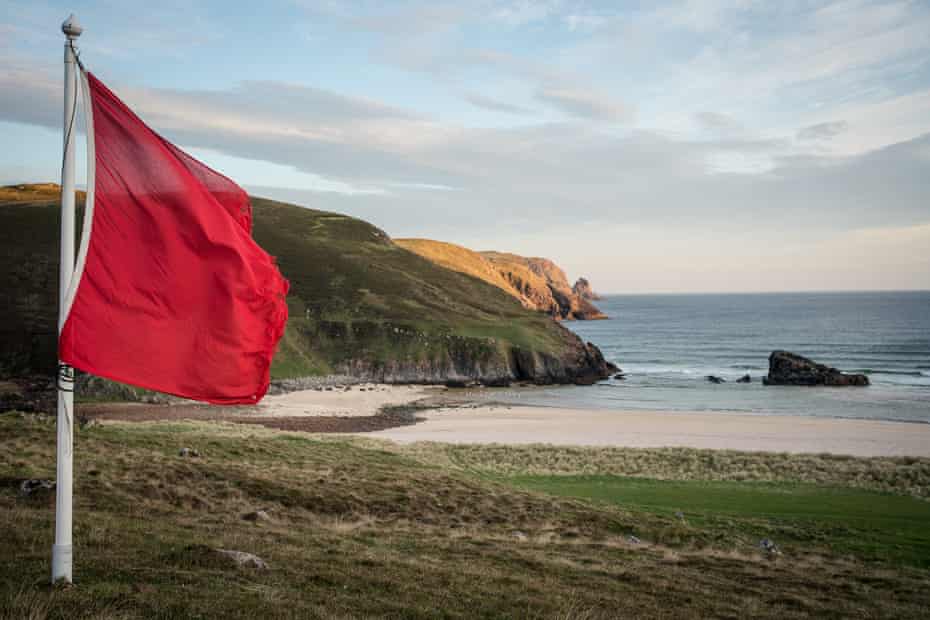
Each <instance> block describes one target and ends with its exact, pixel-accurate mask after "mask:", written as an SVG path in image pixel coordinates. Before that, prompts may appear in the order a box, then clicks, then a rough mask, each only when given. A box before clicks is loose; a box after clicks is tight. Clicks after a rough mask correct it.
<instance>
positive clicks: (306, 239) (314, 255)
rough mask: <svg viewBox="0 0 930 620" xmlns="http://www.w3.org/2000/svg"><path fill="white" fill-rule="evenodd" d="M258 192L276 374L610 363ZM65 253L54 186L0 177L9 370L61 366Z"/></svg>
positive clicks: (448, 371) (473, 374)
mask: <svg viewBox="0 0 930 620" xmlns="http://www.w3.org/2000/svg"><path fill="white" fill-rule="evenodd" d="M252 204H253V210H254V214H253V216H254V217H253V219H254V236H255V238H256V240H257V241H258V242H259V243H260V244H261V245H262V247H264V248H265V249H266V250H267V251H268V252H269V253H271V254H272V255H274V256H276V257H277V259H278V263H279V265H280V267H281V271H282V272H283V273H284V275H285V277H287V278H288V279H289V280H290V282H291V292H290V294H289V296H288V305H289V310H290V316H291V318H290V320H289V322H288V326H287V331H286V333H285V336H284V338H283V339H282V341H281V344H280V346H279V348H278V353H277V355H276V356H275V362H274V365H273V367H272V377H273V378H275V379H284V378H293V377H301V376H309V375H326V374H347V375H352V376H355V377H358V378H361V379H366V380H367V379H370V380H376V381H385V382H423V383H442V382H447V381H455V382H459V381H472V380H478V381H482V382H485V383H489V384H505V383H507V382H509V381H512V380H527V381H533V382H537V383H567V382H590V381H593V380H596V379H597V378H600V377H604V376H606V374H607V373H608V372H609V370H610V366H609V365H608V364H607V363H606V362H604V360H603V358H602V357H601V354H600V351H598V350H597V349H596V347H593V346H591V345H586V344H585V343H583V342H581V340H579V339H578V338H577V336H575V335H574V334H573V333H571V332H570V331H568V330H567V329H565V328H563V327H561V326H560V325H558V324H557V323H555V322H554V321H552V320H550V319H549V318H548V317H546V316H543V315H540V314H538V313H535V312H531V311H528V310H526V309H524V308H522V307H521V306H520V304H519V303H518V302H517V301H515V300H514V299H513V298H512V297H511V296H510V295H508V294H506V293H504V292H503V291H501V290H500V289H499V288H498V287H496V286H492V285H490V284H488V283H487V282H484V281H483V280H481V279H479V278H476V277H472V276H469V275H465V274H462V273H458V272H455V271H451V270H448V269H445V268H443V267H441V266H439V265H436V264H435V263H433V262H431V261H428V260H426V259H424V258H422V257H421V256H418V255H417V254H414V253H413V252H409V251H407V250H405V249H403V248H402V247H399V246H398V245H397V244H395V243H394V242H393V241H392V240H391V239H390V237H388V235H387V234H385V233H384V232H383V231H381V230H379V229H377V228H375V227H374V226H372V225H370V224H368V223H366V222H363V221H361V220H357V219H354V218H351V217H348V216H345V215H340V214H337V213H328V212H325V211H317V210H313V209H307V208H303V207H299V206H295V205H289V204H284V203H279V202H274V201H271V200H265V199H261V198H253V201H252ZM81 211H82V209H81ZM81 215H82V214H81V213H79V214H78V217H79V220H80V217H81ZM57 256H58V188H57V186H55V185H51V184H45V185H41V186H40V185H31V186H16V187H8V188H0V287H2V288H3V290H4V291H5V292H6V294H5V295H4V296H3V299H2V301H0V319H2V320H0V338H2V342H3V343H4V347H3V351H2V354H0V372H2V374H4V375H7V376H9V375H17V374H19V375H22V374H30V373H50V372H52V371H53V369H54V364H55V343H56V338H55V324H56V314H57V292H58V270H57V262H58V261H57Z"/></svg>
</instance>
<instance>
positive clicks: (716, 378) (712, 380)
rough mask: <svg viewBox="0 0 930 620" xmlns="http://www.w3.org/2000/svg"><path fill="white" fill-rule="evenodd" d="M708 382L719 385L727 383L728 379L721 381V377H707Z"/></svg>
mask: <svg viewBox="0 0 930 620" xmlns="http://www.w3.org/2000/svg"><path fill="white" fill-rule="evenodd" d="M707 380H708V381H710V382H711V383H717V384H719V383H726V379H721V378H720V377H717V376H715V375H707Z"/></svg>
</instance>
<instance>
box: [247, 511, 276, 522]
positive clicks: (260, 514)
mask: <svg viewBox="0 0 930 620" xmlns="http://www.w3.org/2000/svg"><path fill="white" fill-rule="evenodd" d="M242 518H243V519H244V520H246V521H254V522H256V523H257V522H259V521H271V517H270V516H269V515H268V513H267V512H265V511H264V510H256V511H254V512H247V513H245V514H244V515H242Z"/></svg>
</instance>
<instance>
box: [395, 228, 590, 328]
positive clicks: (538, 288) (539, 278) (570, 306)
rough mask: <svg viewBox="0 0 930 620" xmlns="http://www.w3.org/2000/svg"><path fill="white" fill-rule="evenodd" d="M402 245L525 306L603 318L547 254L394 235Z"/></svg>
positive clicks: (567, 315)
mask: <svg viewBox="0 0 930 620" xmlns="http://www.w3.org/2000/svg"><path fill="white" fill-rule="evenodd" d="M395 242H396V243H397V244H398V245H400V246H401V247H403V248H406V249H408V250H410V251H411V252H415V253H417V254H419V255H420V256H422V257H424V258H427V259H429V260H431V261H433V262H434V263H436V264H437V265H440V266H442V267H445V268H447V269H452V270H454V271H458V272H460V273H464V274H468V275H470V276H474V277H476V278H480V279H482V280H484V281H485V282H487V283H488V284H491V285H493V286H496V287H497V288H499V289H501V290H502V291H505V292H506V293H508V294H509V295H511V296H513V297H514V298H515V299H517V300H518V301H519V302H520V303H521V304H522V305H523V307H524V308H529V309H531V310H537V311H539V312H544V313H546V314H548V315H550V316H552V317H553V318H556V319H568V320H572V319H582V320H589V319H603V318H606V317H605V316H604V314H603V313H602V312H601V311H600V310H598V309H597V308H596V307H595V306H594V305H593V304H592V303H591V302H590V301H589V300H588V299H586V298H584V297H583V296H581V295H579V294H577V293H576V292H575V291H574V289H573V288H572V287H571V286H570V285H569V284H568V279H567V278H566V277H565V272H564V271H562V269H561V268H560V267H559V266H558V265H556V264H555V263H553V262H552V261H551V260H549V259H546V258H527V257H524V256H518V255H516V254H508V253H504V252H475V251H473V250H469V249H468V248H464V247H462V246H459V245H455V244H453V243H446V242H443V241H433V240H431V239H396V240H395Z"/></svg>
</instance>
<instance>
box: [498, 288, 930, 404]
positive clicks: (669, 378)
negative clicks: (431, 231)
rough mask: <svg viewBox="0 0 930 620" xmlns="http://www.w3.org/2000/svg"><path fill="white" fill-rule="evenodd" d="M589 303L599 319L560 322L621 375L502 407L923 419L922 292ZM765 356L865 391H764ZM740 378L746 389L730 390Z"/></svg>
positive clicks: (926, 303)
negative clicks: (857, 380)
mask: <svg viewBox="0 0 930 620" xmlns="http://www.w3.org/2000/svg"><path fill="white" fill-rule="evenodd" d="M597 303H598V306H599V307H600V308H601V309H602V310H603V311H604V312H606V313H607V314H608V315H609V316H610V317H611V318H610V319H609V320H606V321H577V322H571V323H566V326H567V327H569V328H570V329H572V330H573V331H575V332H576V333H577V334H578V335H579V336H581V337H582V338H584V339H585V340H587V341H590V342H593V343H594V344H596V345H597V346H598V347H600V348H601V350H602V351H603V353H604V355H605V357H606V358H607V359H608V360H610V361H612V362H614V363H615V364H617V365H618V366H620V367H621V368H623V370H624V371H625V372H626V374H627V378H626V380H623V381H619V380H614V379H610V380H608V381H604V382H602V383H600V384H598V385H596V386H590V387H574V386H571V387H563V388H545V389H539V390H524V391H520V390H510V391H509V393H508V395H507V396H506V397H505V398H504V400H512V401H514V402H523V403H530V404H540V405H554V406H574V407H598V408H608V409H623V410H660V411H723V412H734V413H758V414H781V415H785V414H788V415H813V416H829V417H845V418H867V419H880V420H899V421H913V422H930V292H893V293H885V292H882V293H791V294H781V293H779V294H726V295H618V296H610V297H606V298H604V299H603V300H601V301H600V302H597ZM775 349H785V350H788V351H792V352H795V353H799V354H801V355H805V356H807V357H810V358H812V359H813V360H815V361H817V362H821V363H824V364H828V365H830V366H835V367H837V368H839V369H840V370H843V371H847V372H861V373H865V374H867V375H868V376H869V379H870V381H871V383H872V385H871V386H870V387H866V388H852V387H847V388H824V387H815V388H811V387H793V386H785V387H766V386H763V385H762V382H761V379H762V377H763V376H765V374H766V373H767V370H768V356H769V354H770V353H771V352H772V351H773V350H775ZM746 373H748V374H749V375H750V376H751V377H752V383H750V384H738V383H735V380H736V379H737V378H739V377H741V376H742V375H744V374H746ZM707 375H717V376H719V377H723V378H724V379H726V381H727V382H726V383H724V384H720V385H715V384H712V383H709V382H708V381H707V380H706V378H705V377H706V376H707Z"/></svg>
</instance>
